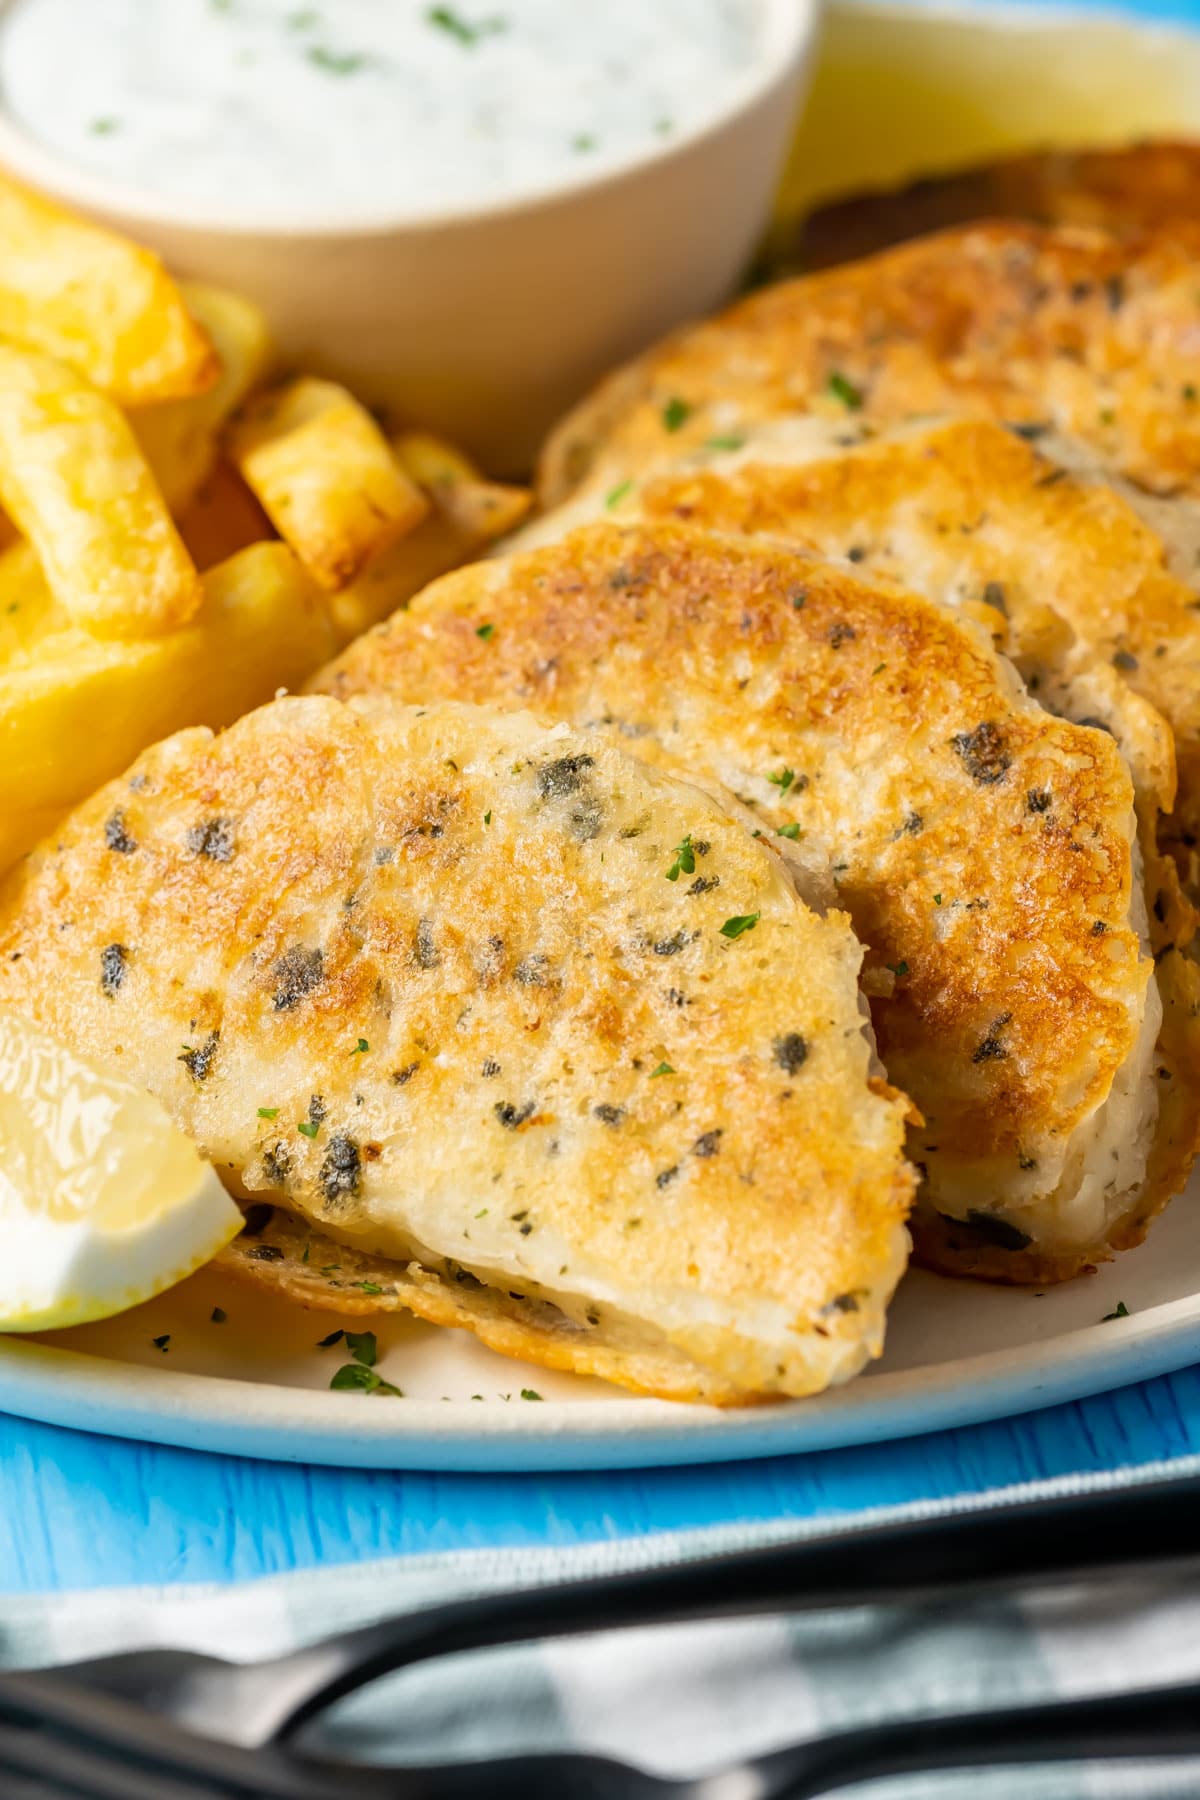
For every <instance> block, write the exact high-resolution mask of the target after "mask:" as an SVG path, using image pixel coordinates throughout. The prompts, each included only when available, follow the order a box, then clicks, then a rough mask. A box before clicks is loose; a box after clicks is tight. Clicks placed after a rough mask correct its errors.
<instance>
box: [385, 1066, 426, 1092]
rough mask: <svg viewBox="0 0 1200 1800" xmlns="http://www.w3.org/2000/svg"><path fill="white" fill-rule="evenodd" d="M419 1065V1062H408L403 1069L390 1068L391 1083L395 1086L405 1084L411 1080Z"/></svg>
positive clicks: (403, 1085)
mask: <svg viewBox="0 0 1200 1800" xmlns="http://www.w3.org/2000/svg"><path fill="white" fill-rule="evenodd" d="M420 1066H421V1065H420V1063H408V1064H407V1065H406V1066H405V1067H404V1068H403V1069H393V1070H392V1082H393V1085H394V1086H396V1087H405V1086H407V1084H408V1083H409V1082H410V1081H411V1080H412V1078H413V1076H414V1075H415V1074H416V1072H417V1070H418V1069H419V1068H420Z"/></svg>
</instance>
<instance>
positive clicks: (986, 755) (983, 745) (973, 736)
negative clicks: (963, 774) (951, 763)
mask: <svg viewBox="0 0 1200 1800" xmlns="http://www.w3.org/2000/svg"><path fill="white" fill-rule="evenodd" d="M950 744H951V747H952V748H953V749H954V750H955V751H956V752H957V754H958V755H959V756H961V757H962V761H963V767H964V768H965V769H966V771H967V774H968V775H969V776H970V777H971V780H972V781H977V782H978V783H979V785H980V787H992V786H994V785H995V783H996V782H998V781H1003V780H1004V777H1005V776H1006V775H1007V773H1008V771H1009V769H1010V768H1011V767H1012V758H1011V757H1010V756H1009V755H1008V753H1007V751H1006V750H1005V747H1004V736H1003V734H1002V732H1001V730H1000V728H999V726H998V725H995V724H994V723H993V722H992V720H991V719H984V721H983V723H982V724H980V725H977V726H976V727H975V729H974V731H959V732H956V733H955V735H954V736H953V737H952V738H951V739H950Z"/></svg>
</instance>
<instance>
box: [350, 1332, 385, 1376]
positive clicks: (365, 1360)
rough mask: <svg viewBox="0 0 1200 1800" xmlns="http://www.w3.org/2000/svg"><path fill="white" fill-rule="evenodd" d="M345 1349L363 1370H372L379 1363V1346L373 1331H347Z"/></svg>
mask: <svg viewBox="0 0 1200 1800" xmlns="http://www.w3.org/2000/svg"><path fill="white" fill-rule="evenodd" d="M346 1348H347V1350H349V1352H350V1354H351V1356H352V1357H353V1358H354V1360H355V1362H356V1363H361V1364H362V1365H363V1367H364V1368H365V1369H373V1368H374V1367H375V1364H376V1363H377V1362H378V1361H379V1345H378V1343H377V1341H376V1338H375V1333H374V1332H373V1331H348V1332H347V1333H346Z"/></svg>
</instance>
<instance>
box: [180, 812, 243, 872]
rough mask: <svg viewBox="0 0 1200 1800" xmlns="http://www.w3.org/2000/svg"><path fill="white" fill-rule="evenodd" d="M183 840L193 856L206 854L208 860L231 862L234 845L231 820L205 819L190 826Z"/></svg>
mask: <svg viewBox="0 0 1200 1800" xmlns="http://www.w3.org/2000/svg"><path fill="white" fill-rule="evenodd" d="M185 842H186V843H187V847H188V849H189V850H190V851H191V853H192V855H193V856H207V857H208V859H209V861H210V862H219V863H227V862H232V861H233V852H234V848H235V845H236V829H235V827H234V823H233V820H232V819H205V820H204V822H203V823H202V824H200V825H193V826H192V828H191V830H190V831H189V832H188V834H187V838H186V840H185Z"/></svg>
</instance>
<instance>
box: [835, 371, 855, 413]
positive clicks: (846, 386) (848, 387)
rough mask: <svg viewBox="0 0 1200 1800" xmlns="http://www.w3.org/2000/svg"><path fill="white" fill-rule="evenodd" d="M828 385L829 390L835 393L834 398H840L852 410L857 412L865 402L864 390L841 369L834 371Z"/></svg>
mask: <svg viewBox="0 0 1200 1800" xmlns="http://www.w3.org/2000/svg"><path fill="white" fill-rule="evenodd" d="M828 387H829V392H830V393H831V394H832V395H833V397H834V399H835V400H840V401H841V403H842V405H843V406H844V407H846V408H847V409H848V410H849V411H850V412H857V411H858V409H859V407H860V406H861V405H862V403H863V397H862V390H861V389H860V388H856V387H855V385H854V383H853V382H852V381H849V380H848V379H847V378H846V376H845V375H843V374H842V372H841V370H840V369H835V370H834V371H833V374H832V375H831V376H830V377H829V382H828Z"/></svg>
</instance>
